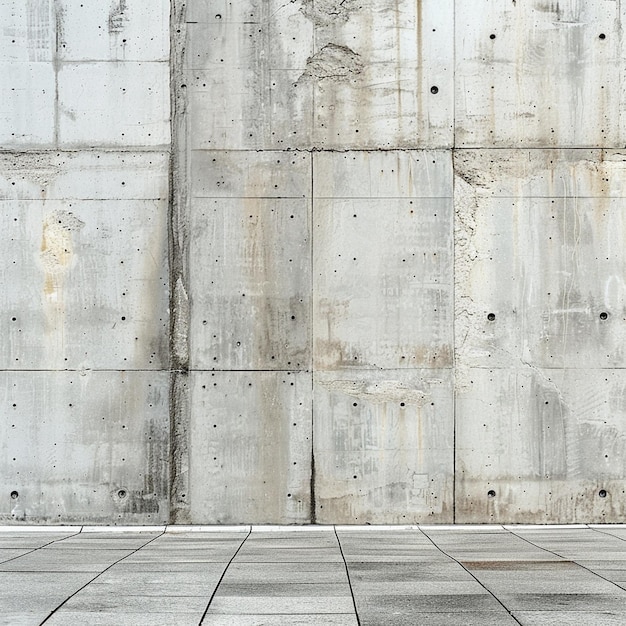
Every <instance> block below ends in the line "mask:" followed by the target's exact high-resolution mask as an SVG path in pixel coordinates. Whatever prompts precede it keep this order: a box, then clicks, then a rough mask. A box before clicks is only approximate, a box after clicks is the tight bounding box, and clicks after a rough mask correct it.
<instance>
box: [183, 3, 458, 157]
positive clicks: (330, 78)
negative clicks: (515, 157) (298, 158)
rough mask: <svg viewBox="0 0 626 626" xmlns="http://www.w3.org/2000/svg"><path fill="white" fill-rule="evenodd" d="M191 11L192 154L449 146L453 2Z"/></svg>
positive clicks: (198, 6)
mask: <svg viewBox="0 0 626 626" xmlns="http://www.w3.org/2000/svg"><path fill="white" fill-rule="evenodd" d="M188 4H189V7H188V9H187V14H188V20H189V22H191V23H190V24H189V26H188V49H187V53H186V60H185V63H186V69H187V72H186V81H185V82H186V85H187V89H188V90H189V94H190V97H189V101H190V109H189V114H190V117H191V124H192V129H193V130H192V132H191V141H192V147H195V148H213V149H270V148H311V147H316V148H335V147H336V148H341V149H346V148H375V147H386V148H389V147H408V148H413V147H418V146H419V147H443V146H450V145H452V110H453V98H454V96H453V89H452V58H453V44H452V41H453V40H452V24H453V19H452V16H453V2H452V0H445V2H437V3H435V2H428V3H418V4H417V5H416V4H415V3H414V2H410V1H409V0H401V2H391V1H390V0H388V1H385V2H383V3H380V2H377V3H371V2H367V3H359V4H357V3H355V2H348V3H343V2H342V3H335V2H326V3H322V4H317V5H316V4H315V3H313V2H311V1H310V0H299V1H298V2H291V3H283V2H279V1H278V0H272V1H270V2H265V3H259V2H256V1H254V0H248V1H246V2H242V3H238V5H237V7H236V8H234V7H232V6H230V4H229V3H221V4H218V5H215V6H213V5H211V6H210V7H209V5H208V4H207V3H206V2H202V1H195V2H191V3H188ZM216 92H217V93H220V94H222V97H220V98H219V99H215V98H214V97H213V94H215V93H216Z"/></svg>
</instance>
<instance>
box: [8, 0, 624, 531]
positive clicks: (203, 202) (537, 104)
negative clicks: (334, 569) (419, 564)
mask: <svg viewBox="0 0 626 626" xmlns="http://www.w3.org/2000/svg"><path fill="white" fill-rule="evenodd" d="M0 11H1V12H2V23H3V27H2V31H1V32H2V39H1V42H0V46H1V48H0V52H1V55H2V57H1V58H2V68H4V69H3V70H2V71H3V76H7V77H8V79H7V80H4V81H3V83H2V85H1V86H0V89H1V90H2V92H3V97H2V100H1V101H0V135H1V136H0V145H1V147H2V150H3V152H2V154H1V155H0V157H1V159H2V168H1V172H2V179H0V206H1V207H2V210H1V211H0V216H1V219H2V226H3V228H2V231H1V232H2V233H3V237H4V241H5V242H6V243H5V245H4V246H3V247H2V250H1V254H2V255H3V257H4V258H3V259H2V260H3V262H2V264H1V265H0V267H2V269H1V270H0V271H1V272H2V276H3V281H2V282H3V284H4V285H5V289H4V290H3V296H2V311H3V313H2V317H1V318H0V330H1V331H2V336H3V337H5V341H4V342H3V346H2V349H1V350H0V360H1V363H0V367H2V368H3V371H2V377H3V380H4V381H5V382H4V384H3V390H4V391H3V393H4V406H3V407H2V409H1V415H2V422H1V423H0V429H1V430H0V435H1V437H0V446H1V449H2V456H1V457H0V477H1V478H0V481H1V484H3V485H5V486H4V491H5V494H4V496H2V497H0V502H4V504H3V505H2V508H1V509H0V518H1V519H4V520H24V519H26V520H27V521H33V522H43V521H55V520H57V521H77V522H78V521H95V522H106V523H115V522H121V521H123V522H125V523H129V522H130V523H144V522H148V521H153V522H166V521H168V522H172V523H243V522H257V523H261V522H268V523H309V522H318V523H416V522H433V523H449V522H453V521H457V522H479V523H484V522H539V523H541V522H564V523H566V522H592V521H621V520H623V518H624V514H625V513H626V499H625V498H624V488H623V484H624V479H625V478H626V475H625V472H626V470H625V469H624V468H625V467H626V445H625V442H626V395H625V393H624V391H625V387H626V379H625V378H624V376H623V375H622V373H621V372H622V371H624V370H623V367H624V363H623V361H624V354H623V353H624V349H623V343H624V335H625V331H624V329H623V327H622V324H623V323H624V320H625V319H626V306H625V298H626V283H625V280H624V276H625V272H624V270H625V269H626V268H625V265H626V255H625V254H624V253H623V252H622V248H623V245H622V242H623V241H624V238H625V235H626V232H625V229H626V221H625V220H624V218H623V204H624V202H623V200H622V198H623V197H624V196H625V195H626V176H625V174H626V171H625V170H626V152H623V151H621V148H622V147H623V146H624V145H625V142H626V128H625V126H624V124H625V112H626V103H625V102H624V99H625V98H626V96H624V93H623V90H622V89H621V82H622V79H623V74H624V68H626V63H625V62H624V60H623V59H624V58H626V55H624V52H625V50H624V38H623V36H622V30H621V25H622V22H623V19H624V17H625V16H624V14H623V13H624V11H626V9H622V7H621V4H620V3H619V2H615V1H614V0H594V1H593V2H583V0H566V1H562V2H558V3H557V2H545V1H543V0H532V1H528V2H519V1H518V2H515V1H514V0H513V1H507V2H504V1H502V0H498V1H496V0H480V1H479V0H462V1H461V0H456V2H455V1H454V0H437V1H435V0H418V1H417V2H415V0H410V1H409V0H377V1H376V2H374V1H373V0H367V1H364V0H361V1H359V2H357V1H356V0H343V1H342V2H340V1H339V0H315V1H313V0H296V1H291V2H285V1H284V0H240V1H238V2H229V1H227V0H219V1H216V0H211V1H209V0H186V1H185V2H183V1H182V0H174V1H173V3H172V6H171V7H170V3H169V2H167V1H166V0H158V1H155V0H119V1H114V2H106V3H98V6H97V7H96V6H92V4H90V3H86V2H84V1H83V2H80V1H79V0H27V1H26V0H20V1H19V2H18V1H17V0H14V1H12V2H10V1H9V2H4V3H3V4H2V6H1V9H0ZM170 102H171V105H170ZM170 181H171V184H170Z"/></svg>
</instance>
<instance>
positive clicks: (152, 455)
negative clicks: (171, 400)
mask: <svg viewBox="0 0 626 626" xmlns="http://www.w3.org/2000/svg"><path fill="white" fill-rule="evenodd" d="M168 378H169V375H168V374H167V373H166V372H162V373H155V372H82V373H80V374H79V373H76V372H2V373H0V381H1V385H0V389H1V390H2V391H0V394H1V396H0V398H1V401H2V406H1V409H0V411H1V413H2V419H1V420H0V442H1V443H0V449H1V451H2V453H1V454H0V483H2V485H4V488H5V489H6V492H5V493H4V494H3V498H2V499H1V500H0V502H2V505H1V506H2V508H1V510H0V511H1V512H0V519H2V520H4V521H11V520H13V521H17V522H21V523H24V522H30V523H37V522H47V523H63V522H66V523H83V522H84V521H85V520H87V519H88V520H90V521H92V522H94V523H98V522H100V523H103V522H104V523H109V524H111V523H113V524H114V523H161V524H163V523H166V521H167V519H168V504H167V492H168V486H167V479H168V475H169V471H168V461H167V459H168V436H169V435H168V431H169V417H168Z"/></svg>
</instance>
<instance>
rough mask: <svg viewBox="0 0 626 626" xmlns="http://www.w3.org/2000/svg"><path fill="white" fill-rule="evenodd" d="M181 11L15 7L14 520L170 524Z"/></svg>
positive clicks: (4, 67)
mask: <svg viewBox="0 0 626 626" xmlns="http://www.w3.org/2000/svg"><path fill="white" fill-rule="evenodd" d="M169 15H170V11H169V3H168V2H167V1H166V0H160V1H156V0H126V1H125V0H120V1H119V2H98V3H94V2H86V1H79V0H5V1H3V2H2V3H0V23H1V26H0V37H1V38H0V55H1V57H0V58H1V63H0V75H1V76H2V80H1V81H0V92H1V95H0V145H1V147H2V150H3V152H2V153H1V154H0V232H1V233H2V246H1V247H0V284H2V291H1V295H0V307H1V309H2V314H1V316H0V336H1V337H2V347H1V349H0V367H1V368H2V372H1V374H0V377H1V379H2V386H1V387H0V389H1V391H0V398H1V402H2V404H1V408H0V415H1V421H0V485H2V495H1V498H0V502H2V505H1V507H0V516H1V519H2V520H16V521H18V522H22V523H23V522H24V521H26V522H47V523H54V522H62V521H67V522H72V523H82V522H89V521H93V522H102V523H119V522H128V523H163V522H165V521H166V520H168V519H169V463H168V454H169V430H170V427H169V421H170V419H169V378H170V374H169V355H168V353H169V339H168V328H169V320H168V317H169V316H168V285H169V275H168V259H167V250H168V244H167V241H168V195H169V191H168V171H169V160H170V159H169V151H170V102H169V97H170V96H169V82H170V79H169V67H170V66H169V49H170V36H169Z"/></svg>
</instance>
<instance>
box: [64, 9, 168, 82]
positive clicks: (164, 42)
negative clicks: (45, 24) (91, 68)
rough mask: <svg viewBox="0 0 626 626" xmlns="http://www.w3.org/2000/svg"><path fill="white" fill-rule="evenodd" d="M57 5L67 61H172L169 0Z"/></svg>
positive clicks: (65, 59)
mask: <svg viewBox="0 0 626 626" xmlns="http://www.w3.org/2000/svg"><path fill="white" fill-rule="evenodd" d="M56 4H57V7H58V9H57V10H58V12H59V31H60V32H59V35H60V46H59V58H60V59H61V60H63V61H168V60H169V43H170V37H169V14H170V2H169V0H156V1H155V0H114V1H113V2H101V3H87V2H85V0H57V2H56ZM164 91H165V93H167V91H168V89H167V88H165V89H164Z"/></svg>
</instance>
